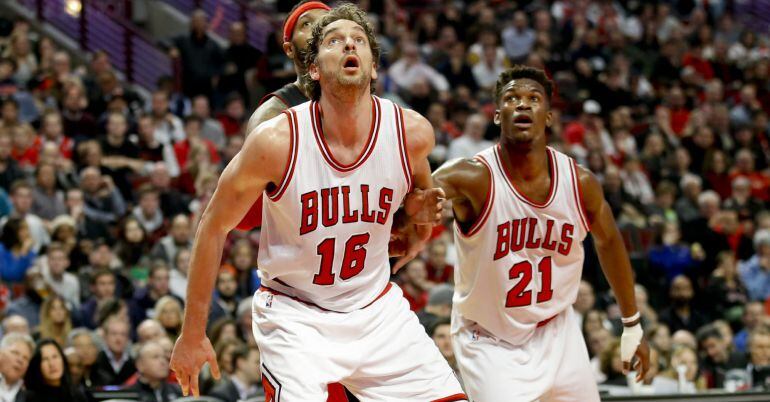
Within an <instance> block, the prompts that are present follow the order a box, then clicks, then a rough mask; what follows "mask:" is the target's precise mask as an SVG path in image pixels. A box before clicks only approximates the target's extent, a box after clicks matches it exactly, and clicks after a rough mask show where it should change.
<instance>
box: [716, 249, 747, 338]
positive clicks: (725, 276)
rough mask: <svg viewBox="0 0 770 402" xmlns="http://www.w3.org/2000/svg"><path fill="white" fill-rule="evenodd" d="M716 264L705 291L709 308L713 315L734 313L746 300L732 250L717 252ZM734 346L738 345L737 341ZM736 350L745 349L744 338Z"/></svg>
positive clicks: (723, 315) (744, 289)
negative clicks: (741, 344) (741, 345)
mask: <svg viewBox="0 0 770 402" xmlns="http://www.w3.org/2000/svg"><path fill="white" fill-rule="evenodd" d="M717 264H718V265H717V267H716V269H715V270H714V272H713V273H712V274H711V278H710V280H709V284H708V287H707V288H706V289H705V292H706V295H707V297H708V300H709V301H710V302H711V303H710V304H711V310H712V311H713V314H714V315H715V316H717V317H725V316H731V315H734V314H735V311H737V310H738V309H741V308H743V306H744V305H745V304H746V302H747V301H748V295H747V292H746V286H744V285H743V282H742V281H741V278H740V277H739V276H738V263H737V262H736V261H735V257H734V255H733V253H732V252H730V251H722V252H721V253H719V254H718V255H717ZM747 308H748V306H747ZM736 347H738V343H737V342H736ZM738 350H740V351H744V350H745V340H744V344H743V347H738Z"/></svg>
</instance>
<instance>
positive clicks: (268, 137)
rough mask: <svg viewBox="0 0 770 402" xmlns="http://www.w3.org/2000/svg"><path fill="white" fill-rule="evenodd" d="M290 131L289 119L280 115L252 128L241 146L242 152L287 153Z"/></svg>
mask: <svg viewBox="0 0 770 402" xmlns="http://www.w3.org/2000/svg"><path fill="white" fill-rule="evenodd" d="M291 134H292V130H291V127H290V125H289V118H288V116H287V115H286V114H285V113H281V114H279V115H277V116H275V117H273V118H271V119H269V120H267V121H264V122H262V123H260V124H259V125H257V126H256V127H254V128H252V130H251V132H250V133H249V134H248V136H247V137H246V142H245V143H244V145H243V152H247V153H254V152H271V153H278V154H281V153H282V151H284V150H285V151H286V152H288V151H289V148H290V147H291V144H292V135H291Z"/></svg>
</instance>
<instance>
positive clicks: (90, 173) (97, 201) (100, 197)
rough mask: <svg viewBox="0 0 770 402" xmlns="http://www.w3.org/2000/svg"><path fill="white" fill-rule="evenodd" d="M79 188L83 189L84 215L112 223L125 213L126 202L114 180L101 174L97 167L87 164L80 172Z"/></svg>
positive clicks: (98, 220) (97, 220)
mask: <svg viewBox="0 0 770 402" xmlns="http://www.w3.org/2000/svg"><path fill="white" fill-rule="evenodd" d="M80 189H81V190H82V191H83V197H84V201H85V205H84V206H83V212H84V214H85V216H86V217H88V218H90V219H92V220H94V221H96V222H101V223H106V224H112V223H116V222H117V221H118V219H119V217H121V216H123V214H124V213H125V211H126V203H125V200H124V199H123V196H122V195H121V194H120V191H118V189H117V188H116V187H115V182H113V180H112V177H110V176H107V175H102V172H100V171H99V169H97V168H95V167H92V166H89V167H87V168H85V169H83V170H82V171H81V172H80Z"/></svg>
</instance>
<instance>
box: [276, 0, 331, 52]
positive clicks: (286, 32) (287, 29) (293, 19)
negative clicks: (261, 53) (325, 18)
mask: <svg viewBox="0 0 770 402" xmlns="http://www.w3.org/2000/svg"><path fill="white" fill-rule="evenodd" d="M316 9H321V10H327V11H328V10H331V8H330V7H329V6H327V5H326V4H324V3H321V2H320V1H309V2H307V3H305V4H303V5H301V6H299V7H297V9H296V10H294V12H293V13H291V15H289V18H286V23H285V24H283V41H284V42H288V41H290V40H291V37H292V34H293V33H294V26H295V25H297V20H298V19H299V17H301V16H302V14H305V13H306V12H308V11H310V10H316Z"/></svg>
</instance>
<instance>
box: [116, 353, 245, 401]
mask: <svg viewBox="0 0 770 402" xmlns="http://www.w3.org/2000/svg"><path fill="white" fill-rule="evenodd" d="M136 370H137V372H138V373H139V380H138V381H137V382H136V383H135V384H134V385H132V386H130V387H128V388H127V390H128V391H135V392H137V393H138V394H139V400H141V401H144V402H172V401H175V400H177V399H179V398H181V397H182V390H181V389H180V388H179V385H177V384H173V383H169V382H167V381H166V379H167V378H168V374H169V368H168V357H167V356H166V353H165V351H164V350H163V347H162V346H161V345H160V344H159V343H158V342H155V341H149V342H146V343H142V344H140V345H139V348H138V349H137V351H136ZM257 374H258V373H257Z"/></svg>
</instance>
